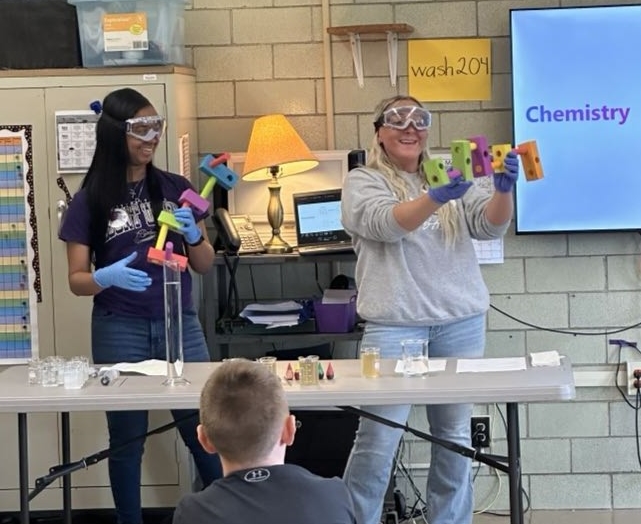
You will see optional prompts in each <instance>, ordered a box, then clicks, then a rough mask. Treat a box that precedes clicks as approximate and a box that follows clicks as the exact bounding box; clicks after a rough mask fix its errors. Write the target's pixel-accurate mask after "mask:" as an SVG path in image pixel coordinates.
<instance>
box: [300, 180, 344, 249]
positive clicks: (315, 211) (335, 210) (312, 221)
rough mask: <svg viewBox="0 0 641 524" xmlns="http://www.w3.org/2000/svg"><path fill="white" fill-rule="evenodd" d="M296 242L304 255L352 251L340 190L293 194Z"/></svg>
mask: <svg viewBox="0 0 641 524" xmlns="http://www.w3.org/2000/svg"><path fill="white" fill-rule="evenodd" d="M293 198H294V216H295V218H296V240H297V242H298V252H299V253H300V254H301V255H323V254H326V253H341V252H350V251H353V248H352V240H351V238H350V236H349V235H348V234H347V232H346V231H345V229H343V224H342V223H341V189H340V188H337V189H323V190H321V191H312V192H309V193H294V195H293Z"/></svg>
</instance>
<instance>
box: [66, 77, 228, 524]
mask: <svg viewBox="0 0 641 524" xmlns="http://www.w3.org/2000/svg"><path fill="white" fill-rule="evenodd" d="M164 130H165V120H164V118H163V117H162V116H160V115H158V113H157V112H156V110H155V108H154V107H153V106H152V104H151V103H150V102H149V100H147V98H145V97H144V96H143V95H142V94H140V93H139V92H137V91H135V90H133V89H129V88H125V89H119V90H116V91H113V92H112V93H110V94H109V95H107V97H106V98H105V99H104V102H103V109H102V114H101V115H100V119H99V120H98V123H97V127H96V150H95V153H94V156H93V160H92V162H91V166H90V167H89V170H88V172H87V174H86V176H85V178H84V180H83V183H82V187H81V188H80V190H79V191H78V192H77V193H76V195H75V196H74V198H73V200H72V202H71V204H70V206H69V209H68V211H67V214H66V216H65V220H64V223H63V225H62V228H61V231H60V235H59V236H60V239H61V240H63V241H65V242H66V243H67V260H68V264H69V287H70V289H71V291H72V292H73V293H74V294H75V295H78V296H87V295H92V296H93V297H94V299H93V310H92V318H91V351H92V356H93V361H94V362H95V363H97V364H114V363H118V362H140V361H143V360H148V359H165V356H166V350H165V328H164V325H165V319H164V298H163V293H164V285H163V267H162V266H161V265H158V264H152V263H150V262H148V261H147V252H148V250H149V248H150V247H151V246H154V245H155V241H156V238H157V235H158V230H159V225H158V224H157V223H156V217H157V216H158V215H159V213H160V212H161V211H163V210H165V211H169V212H173V214H174V216H175V218H176V220H177V221H178V223H179V224H180V225H181V230H180V233H177V232H170V233H169V234H168V236H167V240H168V241H172V242H173V244H174V252H175V253H177V254H179V255H183V256H186V257H188V260H189V265H190V267H191V269H193V270H194V271H196V272H197V273H201V274H202V273H205V272H207V271H208V270H209V269H210V268H211V267H212V264H213V261H214V249H213V247H212V246H211V244H210V243H209V241H208V240H207V233H206V229H205V225H204V219H205V218H206V216H207V214H200V213H194V212H193V211H192V210H191V208H189V207H185V208H181V207H179V205H178V199H179V197H180V195H181V194H182V193H183V191H185V190H186V189H188V188H192V185H191V184H190V183H189V181H188V180H187V179H185V178H184V177H181V176H179V175H176V174H173V173H167V172H164V171H161V170H160V169H158V168H157V167H155V166H154V165H153V163H152V159H153V155H154V152H155V150H156V148H157V146H158V143H159V141H160V139H161V138H162V135H163V132H164ZM192 189H193V188H192ZM92 264H93V266H94V267H95V270H94V271H92V267H91V266H92ZM181 288H182V313H183V318H182V325H183V351H184V359H185V361H187V362H201V361H209V360H210V359H209V352H208V349H207V344H206V342H205V337H204V335H203V331H202V327H201V325H200V323H199V321H198V317H197V315H196V311H195V309H194V304H193V300H192V282H191V275H190V272H189V271H184V272H182V273H181ZM190 413H193V417H188V415H189V414H190ZM172 415H173V417H174V419H181V420H183V421H182V422H181V423H179V425H178V430H179V432H180V435H181V436H182V438H183V440H184V441H185V444H186V445H187V446H188V448H189V449H190V451H191V454H192V456H193V458H194V462H195V464H196V467H197V468H198V472H199V474H200V477H201V480H202V482H203V484H204V485H205V486H207V485H208V484H209V483H211V482H212V481H213V480H214V479H216V478H218V477H220V476H222V471H221V468H220V462H219V460H218V457H217V456H215V455H209V454H208V453H206V452H205V451H204V450H203V449H202V447H201V446H200V444H199V443H198V441H197V438H196V426H197V425H198V417H197V411H196V410H194V411H193V412H191V411H176V410H174V411H172ZM107 424H108V428H109V447H110V448H111V449H112V450H113V451H112V452H111V454H110V455H109V478H110V481H111V490H112V494H113V497H114V503H115V507H116V515H117V520H118V523H119V524H141V523H142V511H141V501H140V479H141V461H142V455H143V448H144V439H139V440H137V441H136V442H134V443H131V444H128V445H125V446H124V447H123V445H124V444H125V443H127V442H128V441H131V440H132V439H135V438H136V437H140V436H142V435H144V434H145V433H146V432H147V424H148V422H147V412H146V411H113V412H108V413H107Z"/></svg>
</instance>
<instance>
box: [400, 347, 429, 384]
mask: <svg viewBox="0 0 641 524" xmlns="http://www.w3.org/2000/svg"><path fill="white" fill-rule="evenodd" d="M427 343H428V342H427V340H423V339H412V340H401V353H402V355H403V375H404V376H406V377H422V376H423V375H427V373H428V372H429V370H430V367H429V359H428V355H427Z"/></svg>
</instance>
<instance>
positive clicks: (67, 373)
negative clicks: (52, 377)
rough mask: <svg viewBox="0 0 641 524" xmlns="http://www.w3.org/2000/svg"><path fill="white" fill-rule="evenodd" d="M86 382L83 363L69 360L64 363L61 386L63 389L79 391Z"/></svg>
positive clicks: (85, 371)
mask: <svg viewBox="0 0 641 524" xmlns="http://www.w3.org/2000/svg"><path fill="white" fill-rule="evenodd" d="M86 380H87V370H86V369H85V364H84V362H82V361H80V360H70V361H69V362H66V363H65V367H64V372H63V385H64V387H65V389H80V388H82V386H84V385H85V381H86Z"/></svg>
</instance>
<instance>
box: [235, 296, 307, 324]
mask: <svg viewBox="0 0 641 524" xmlns="http://www.w3.org/2000/svg"><path fill="white" fill-rule="evenodd" d="M301 309H303V306H302V305H301V304H299V303H298V302H294V301H293V300H288V301H286V302H276V303H273V304H249V305H248V306H246V307H245V309H243V310H242V311H241V313H240V316H241V317H242V318H244V319H247V320H249V321H250V322H251V323H252V324H264V325H265V327H266V328H267V329H271V328H276V327H284V326H295V325H296V324H298V322H299V320H300V313H301Z"/></svg>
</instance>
